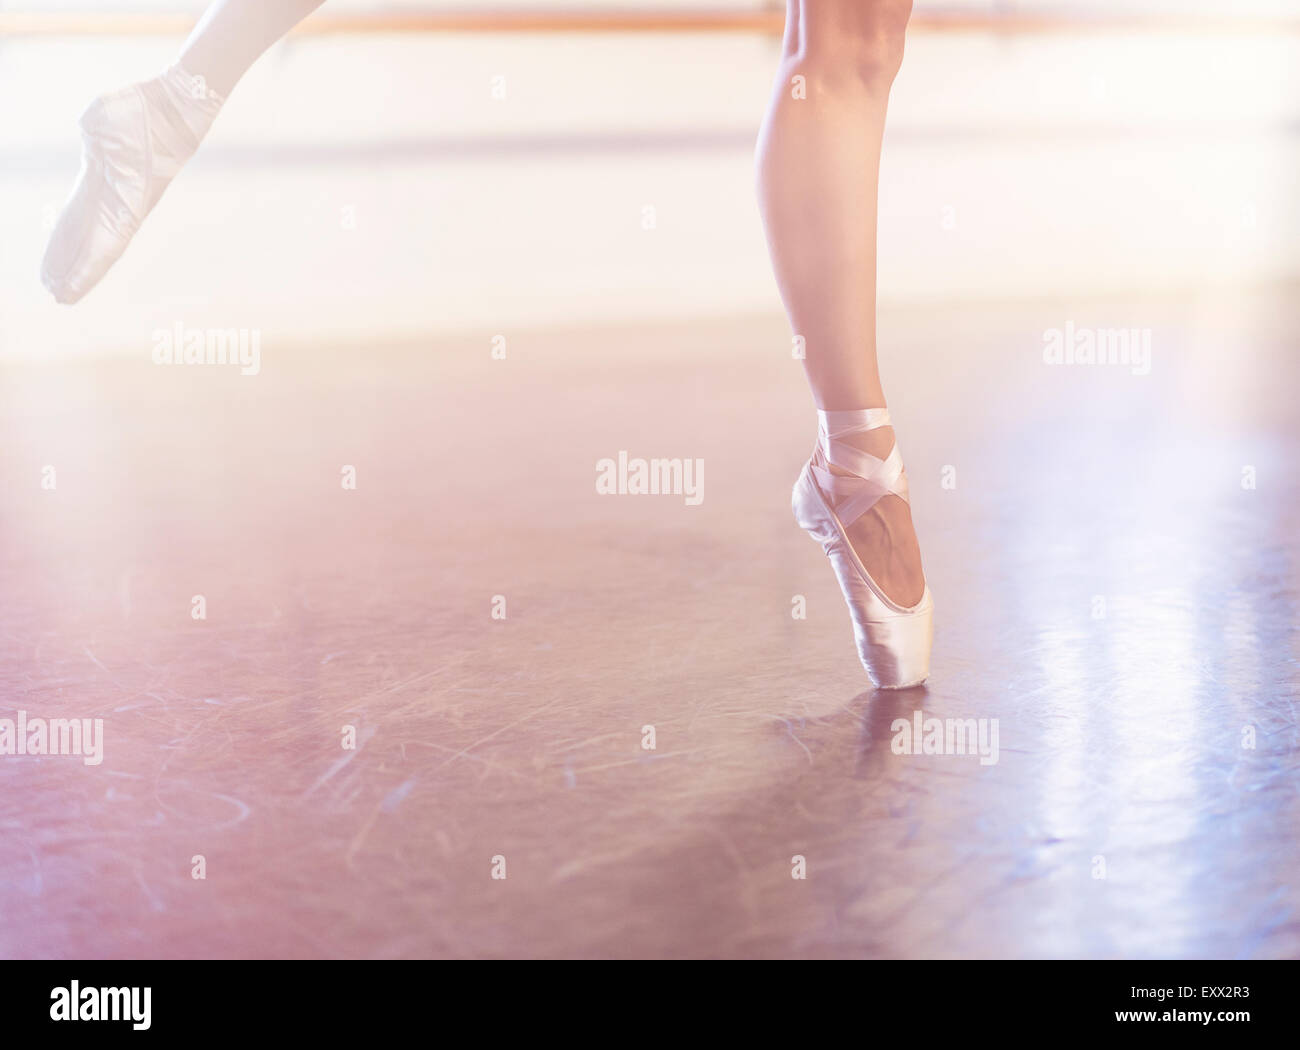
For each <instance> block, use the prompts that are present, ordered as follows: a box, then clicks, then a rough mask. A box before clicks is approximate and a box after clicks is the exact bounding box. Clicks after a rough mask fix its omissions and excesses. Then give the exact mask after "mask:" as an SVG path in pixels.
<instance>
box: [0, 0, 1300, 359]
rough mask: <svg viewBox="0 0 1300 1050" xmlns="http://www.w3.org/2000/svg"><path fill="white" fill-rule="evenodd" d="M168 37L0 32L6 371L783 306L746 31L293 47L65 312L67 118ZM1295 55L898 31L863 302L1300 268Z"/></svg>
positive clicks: (1103, 39)
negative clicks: (498, 84) (758, 167)
mask: <svg viewBox="0 0 1300 1050" xmlns="http://www.w3.org/2000/svg"><path fill="white" fill-rule="evenodd" d="M11 6H12V5H11ZM22 6H31V5H22ZM167 6H172V5H167ZM353 6H356V5H353ZM677 6H682V5H677ZM685 6H690V5H685ZM920 6H921V5H918V7H920ZM980 6H983V5H980ZM1027 6H1028V5H1027ZM1032 6H1035V7H1039V6H1043V5H1041V4H1039V5H1032ZM175 46H176V41H172V40H167V39H134V40H132V39H118V38H100V39H86V38H81V39H53V38H48V39H31V40H17V41H12V40H11V41H6V42H3V43H0V100H2V101H0V194H2V195H3V201H4V206H3V208H0V354H3V355H6V356H26V355H36V356H40V357H48V356H52V355H59V354H80V353H88V352H113V351H129V352H137V351H139V350H140V348H141V347H142V346H143V347H146V348H147V346H148V345H149V336H150V333H151V332H152V331H153V329H155V328H158V327H162V326H170V325H171V324H172V323H173V322H174V321H176V320H181V321H184V322H185V323H186V324H190V325H195V326H204V327H206V326H222V327H256V328H261V329H262V330H263V331H264V333H266V334H267V336H268V337H271V336H278V337H282V338H292V339H295V340H297V339H302V340H308V341H310V340H320V339H335V338H341V337H353V336H365V337H367V338H382V337H384V336H385V335H388V334H398V333H436V332H446V331H482V332H483V333H485V336H486V335H487V334H491V333H494V332H498V331H501V332H508V331H509V330H511V329H512V328H518V327H520V326H524V325H539V324H550V323H569V322H574V321H579V322H582V321H601V320H612V319H626V318H643V317H644V318H651V317H655V318H662V317H689V316H697V315H701V314H733V313H741V312H752V311H763V310H774V309H777V308H778V304H777V300H776V296H775V290H774V288H773V286H772V282H771V278H770V275H769V272H768V268H767V262H766V258H765V255H764V249H763V243H762V238H761V234H760V231H759V228H758V225H757V215H756V210H755V205H754V201H753V193H752V188H751V187H752V174H751V156H750V155H751V151H752V144H753V137H754V132H755V129H756V126H757V123H758V120H759V117H760V114H761V110H762V107H763V104H764V101H765V97H766V95H767V92H768V88H769V84H770V77H771V69H772V65H773V62H774V59H775V55H776V43H775V41H772V40H768V39H759V38H755V37H749V36H744V35H738V36H729V35H720V36H677V35H669V36H646V35H637V36H628V37H619V36H608V35H592V36H550V35H546V36H479V37H471V36H457V37H451V36H422V35H412V36H407V37H382V36H364V37H350V38H341V37H329V38H312V37H306V38H298V39H295V40H292V41H290V42H288V43H287V44H285V45H281V46H280V47H278V48H277V49H276V50H275V51H273V52H272V54H270V55H268V56H267V58H266V59H265V60H264V61H263V62H262V63H261V64H259V65H258V66H257V67H256V68H255V69H254V71H253V72H252V73H251V74H250V75H249V76H248V77H247V78H246V80H245V81H244V83H243V84H242V85H241V86H240V88H239V90H238V91H237V92H236V93H235V96H234V97H233V99H232V100H231V102H230V104H229V105H228V107H227V109H226V112H224V113H223V115H222V117H221V119H220V121H219V123H218V126H217V127H216V129H215V130H214V133H213V134H212V136H211V137H210V139H209V141H208V143H207V145H206V147H205V150H204V152H203V153H202V154H201V155H200V157H199V158H198V159H197V160H196V162H195V163H194V164H193V165H192V167H191V168H190V169H189V170H187V171H186V172H185V174H184V175H183V176H182V178H181V179H180V180H178V182H177V183H176V185H175V186H174V187H173V188H172V190H171V191H170V192H169V194H168V196H167V197H166V198H165V199H164V201H163V203H162V204H161V205H160V207H159V209H158V210H157V212H156V213H155V215H154V216H153V217H152V219H151V220H150V222H149V224H148V225H147V226H146V228H145V229H144V231H143V232H142V234H141V236H140V237H139V238H137V241H136V243H135V244H133V246H132V248H131V250H130V252H129V253H128V255H127V257H126V258H125V259H124V260H123V262H122V263H121V264H120V266H119V267H118V268H117V269H116V270H115V271H114V272H113V273H112V274H111V275H110V276H109V278H108V279H107V280H106V281H105V282H104V284H103V285H102V286H101V287H100V288H99V289H98V290H96V292H95V293H93V294H92V295H91V296H90V297H89V298H88V299H87V300H86V301H85V302H84V303H83V304H81V305H80V306H78V307H76V308H74V309H69V308H66V307H57V306H55V305H54V304H53V303H52V302H49V301H47V298H46V296H45V294H44V292H43V291H42V290H41V289H40V287H39V284H38V283H37V281H36V271H37V266H38V263H39V259H40V254H41V250H42V246H43V242H44V238H45V236H46V226H47V224H48V222H49V220H50V218H51V216H52V215H53V213H54V212H55V211H56V210H57V207H58V205H59V203H60V202H61V200H62V198H63V196H64V194H66V192H67V191H68V189H69V188H70V184H71V181H72V178H73V176H74V174H75V170H76V164H77V141H76V133H75V128H74V121H75V118H76V116H77V113H78V112H79V110H80V109H81V107H82V106H83V105H84V104H85V103H86V102H87V101H88V100H89V99H90V98H91V97H93V95H95V94H96V93H97V92H100V91H103V90H105V89H107V88H110V87H114V86H117V85H119V84H122V83H125V82H128V81H130V80H132V79H137V78H140V77H142V76H144V75H147V74H149V73H150V72H152V71H153V70H154V69H156V68H158V67H160V66H161V65H163V64H164V63H165V62H166V61H168V60H169V58H170V56H171V55H172V53H173V52H174V49H175ZM1297 67H1300V35H1296V34H1290V35H1281V36H1274V37H1267V36H1254V35H1237V34H1227V35H1225V34H1202V35H1184V36H1168V35H1152V34H1140V35H1136V36H1132V37H1130V38H1119V37H1114V36H1106V35H1100V34H1089V35H1077V36H1073V37H1071V36H1063V35H1026V36H1016V37H1010V38H995V37H992V36H989V35H980V34H950V33H949V34H932V33H930V34H927V33H915V34H914V35H913V36H912V38H911V40H910V42H909V48H908V56H907V61H906V63H905V66H904V70H903V73H902V75H901V76H900V78H899V81H898V83H897V84H896V86H895V91H894V97H893V108H892V111H891V118H890V126H889V130H888V133H887V145H886V158H885V165H884V171H883V177H882V215H881V276H880V281H881V294H882V299H883V301H885V302H891V301H903V300H909V301H915V300H921V301H925V300H939V301H951V300H953V299H954V298H967V297H969V298H1000V297H1015V298H1021V297H1025V296H1033V295H1062V294H1065V295H1085V294H1108V293H1112V292H1123V293H1127V292H1130V291H1134V290H1138V291H1141V290H1151V289H1161V288H1171V287H1193V288H1195V287H1201V286H1205V285H1209V284H1219V283H1223V282H1231V283H1252V282H1259V281H1274V280H1287V279H1294V278H1296V277H1297V275H1300V263H1298V261H1300V250H1298V249H1297V248H1296V245H1297V243H1298V242H1300V238H1298V236H1297V235H1298V234H1300V214H1298V211H1297V207H1296V195H1295V192H1294V189H1293V183H1294V172H1295V171H1296V170H1297V163H1296V162H1297V159H1298V157H1297V153H1298V151H1297V141H1298V140H1297V137H1296V130H1297V104H1296V103H1297V91H1296V84H1295V78H1294V74H1293V73H1292V72H1291V70H1294V69H1296V68H1297ZM497 75H503V76H505V78H506V88H507V99H506V100H505V101H504V102H500V101H493V100H492V98H491V97H490V85H491V82H492V78H493V77H494V76H497ZM810 162H814V161H813V160H812V159H810ZM646 205H652V206H653V207H654V209H655V215H656V228H655V229H654V230H650V231H647V230H643V229H642V217H643V209H644V207H645V206H646ZM345 208H351V209H353V211H352V214H354V215H355V219H356V222H355V229H347V228H345V224H344V223H343V222H342V221H341V217H342V216H343V214H344V209H345Z"/></svg>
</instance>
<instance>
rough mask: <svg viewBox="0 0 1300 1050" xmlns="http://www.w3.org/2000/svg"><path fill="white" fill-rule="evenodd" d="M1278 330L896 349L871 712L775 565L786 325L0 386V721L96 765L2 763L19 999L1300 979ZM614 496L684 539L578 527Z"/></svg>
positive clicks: (29, 376)
mask: <svg viewBox="0 0 1300 1050" xmlns="http://www.w3.org/2000/svg"><path fill="white" fill-rule="evenodd" d="M1288 299H1289V300H1290V301H1294V292H1293V290H1288V289H1282V290H1277V291H1276V292H1274V293H1271V294H1255V295H1252V296H1249V297H1237V298H1233V299H1223V298H1222V297H1217V298H1211V297H1205V296H1201V297H1198V298H1194V299H1188V300H1184V301H1169V302H1149V301H1142V300H1134V301H1132V302H1127V303H1124V302H1120V303H1115V302H1108V303H1086V304H1078V303H1074V304H1063V303H1056V304H1043V303H1035V304H1028V305H1014V306H1003V307H1000V308H992V307H964V306H954V307H952V308H951V309H950V310H946V311H942V312H939V311H934V310H928V311H916V312H911V311H906V310H899V311H895V312H892V313H890V314H888V315H887V316H886V317H885V318H883V320H882V326H881V335H882V345H883V346H884V348H885V356H886V372H887V374H886V381H887V386H888V388H889V389H890V391H891V399H892V407H893V408H894V413H895V419H896V421H897V424H898V428H899V437H900V444H901V447H902V450H903V453H904V456H905V458H906V461H907V463H908V469H909V475H910V477H911V484H912V493H913V496H912V498H913V504H914V506H915V508H916V515H917V520H918V525H919V529H920V533H921V540H922V546H923V550H924V551H925V553H926V559H927V562H926V564H927V570H928V574H929V577H930V580H931V583H932V586H933V589H934V592H935V596H936V601H937V608H938V620H937V631H936V641H935V664H934V669H933V678H932V680H931V682H930V684H929V686H928V687H926V688H924V689H918V690H911V691H908V692H904V693H897V694H873V692H872V691H871V690H870V689H869V688H868V683H867V682H866V681H865V679H864V677H863V675H862V673H861V671H860V670H859V668H858V666H857V664H856V659H855V656H854V651H853V646H852V640H851V633H850V628H849V622H848V618H847V616H846V614H845V612H844V610H843V608H842V604H841V600H840V597H839V594H838V591H837V589H836V587H835V583H834V580H833V578H832V575H831V572H830V569H829V567H828V566H827V565H826V564H824V562H823V560H822V557H821V554H820V551H819V550H818V548H817V547H816V545H815V544H813V543H812V542H810V541H809V540H808V539H807V538H806V537H804V536H803V535H802V534H801V533H800V532H799V531H798V530H797V529H796V527H795V526H794V524H793V522H792V520H791V519H790V516H789V512H788V506H787V497H788V490H789V486H790V484H791V483H792V482H793V480H794V477H795V475H796V472H797V470H798V468H799V466H800V463H801V458H802V457H803V456H804V455H806V454H807V452H808V450H809V449H810V447H811V443H812V440H813V430H814V419H813V416H812V413H811V409H810V404H809V402H808V400H807V396H806V393H805V392H804V391H803V388H802V385H801V380H800V377H799V374H798V367H797V364H796V363H795V362H793V361H792V360H791V359H790V352H789V340H788V335H787V333H786V331H785V329H784V327H783V324H782V323H781V322H780V321H779V320H777V319H762V320H750V321H730V322H723V321H711V322H707V323H705V322H701V323H700V324H698V325H693V326H689V327H678V328H658V329H655V328H647V327H645V326H636V325H628V326H627V327H626V328H623V329H619V330H608V331H592V332H580V333H572V332H570V333H549V334H530V333H516V334H514V335H510V336H509V337H508V339H507V344H506V356H505V358H504V359H503V360H497V359H493V356H492V352H491V350H492V348H491V344H490V342H489V340H488V338H487V337H484V338H482V339H466V340H459V341H457V340H449V341H436V340H430V341H429V342H428V343H427V344H424V345H407V346H365V345H357V346H349V347H325V348H321V347H313V348H303V347H298V348H292V347H281V346H263V347H262V348H261V355H262V356H261V369H260V372H259V374H258V375H256V376H241V375H240V374H239V373H238V369H235V368H231V367H229V366H227V367H222V366H215V365H214V366H197V365H195V366H171V367H160V366H156V365H154V364H152V363H151V362H150V360H149V352H150V349H151V347H152V344H151V343H149V342H147V341H146V342H145V343H144V344H143V345H142V346H141V347H140V348H139V350H138V351H137V352H135V353H134V354H133V356H131V357H129V358H123V359H119V360H115V361H111V362H103V363H95V364H86V363H83V364H73V365H66V366H59V367H58V368H57V369H55V368H51V369H41V368H39V367H17V366H14V367H10V368H8V369H6V371H5V373H4V375H3V380H2V381H0V391H2V393H0V398H3V402H2V412H3V415H2V417H0V483H3V491H4V513H3V518H2V519H0V559H3V560H2V562H0V584H2V586H3V594H4V598H5V600H4V602H3V605H2V606H0V637H3V664H2V665H0V686H2V694H0V696H2V698H0V705H2V706H3V708H4V710H0V718H11V719H14V720H16V719H17V718H18V712H20V711H22V712H25V713H26V717H27V718H28V719H29V720H30V719H36V718H91V719H95V718H99V719H102V720H103V733H104V739H103V761H102V763H101V764H99V765H87V764H86V763H85V762H84V761H83V760H82V759H80V758H77V757H69V756H59V757H53V756H45V757H34V756H31V755H6V756H3V757H0V828H2V829H3V834H0V893H2V894H3V898H4V901H5V906H4V921H3V923H0V954H2V955H5V956H14V955H35V956H86V955H89V956H138V955H144V956H156V955H163V956H191V955H193V956H231V955H234V956H250V955H251V956H362V957H370V956H427V955H469V956H498V955H511V956H513V955H523V956H542V955H563V956H643V955H653V956H660V955H665V956H699V955H705V956H733V955H734V956H868V955H870V956H1008V955H1030V956H1062V955H1068V956H1073V955H1085V956H1166V955H1173V956H1202V955H1213V956H1228V957H1232V956H1288V955H1290V956H1294V955H1296V954H1297V953H1300V919H1298V918H1297V910H1298V909H1300V888H1297V886H1296V884H1295V881H1294V880H1295V874H1296V872H1297V870H1300V846H1297V844H1296V838H1295V835H1294V829H1295V827H1296V825H1297V819H1298V818H1300V796H1298V795H1297V792H1296V774H1297V772H1300V761H1298V760H1297V745H1298V743H1300V726H1297V722H1296V694H1297V690H1296V673H1295V668H1296V641H1295V630H1294V624H1295V621H1296V571H1295V543H1294V538H1295V536H1296V535H1297V532H1298V531H1300V521H1298V520H1297V519H1298V518H1300V500H1298V499H1297V495H1298V494H1297V489H1296V480H1295V475H1294V472H1293V471H1292V470H1291V462H1290V455H1289V454H1290V453H1293V451H1294V448H1295V441H1296V436H1297V433H1296V430H1297V425H1296V421H1295V419H1294V415H1293V413H1292V411H1291V408H1290V406H1289V405H1288V404H1286V402H1285V398H1286V396H1287V392H1288V391H1294V390H1295V389H1296V388H1297V384H1296V378H1297V377H1296V371H1297V366H1296V364H1295V362H1294V361H1293V360H1291V359H1289V357H1288V350H1289V349H1290V346H1289V337H1290V333H1289V330H1288V327H1289V326H1288V321H1289V317H1288V311H1287V307H1286V303H1287V302H1288ZM1067 324H1069V325H1071V326H1073V328H1074V329H1076V330H1078V329H1081V328H1085V327H1088V326H1093V327H1100V328H1112V327H1120V326H1123V327H1126V328H1129V327H1131V328H1138V329H1150V338H1151V348H1152V356H1151V368H1150V372H1149V374H1146V375H1141V374H1134V373H1135V369H1134V368H1133V367H1131V366H1127V367H1126V366H1123V365H1092V366H1088V365H1058V366H1051V365H1047V364H1045V363H1044V362H1043V346H1044V341H1045V340H1044V332H1045V331H1047V330H1051V329H1054V328H1059V329H1061V330H1062V331H1064V330H1065V328H1066V326H1067ZM1049 339H1050V336H1049ZM1139 341H1140V337H1139ZM1138 371H1141V369H1138ZM620 451H626V452H627V454H628V455H629V456H630V457H644V458H647V459H649V458H657V457H682V458H690V459H696V458H698V459H702V460H703V461H704V465H705V469H704V473H703V495H704V499H703V501H702V502H701V503H700V504H699V505H698V506H690V505H688V504H687V501H686V499H685V498H684V497H683V496H682V495H676V496H674V495H663V496H648V495H644V496H642V495H625V496H608V495H599V494H597V492H596V487H595V478H596V463H597V461H598V460H600V459H602V458H605V457H611V458H617V457H618V455H619V453H620ZM349 467H351V468H353V469H354V471H355V488H354V489H353V488H348V487H345V484H344V481H345V479H346V478H347V477H348V471H347V468H349ZM51 468H52V469H51ZM51 483H52V484H53V487H50V485H51ZM199 596H201V599H202V601H201V602H199V601H198V600H197V599H198V598H199ZM798 596H802V598H803V602H802V603H800V602H799V601H798ZM800 604H803V605H804V606H806V618H803V619H798V618H795V616H794V615H792V613H793V612H794V611H795V610H796V609H797V607H798V606H799V605H800ZM494 610H495V611H496V612H497V616H496V617H494V615H493V614H494ZM200 611H201V612H202V613H204V615H205V618H202V619H197V618H195V617H196V614H197V613H198V612H200ZM502 611H503V612H504V618H500V614H501V612H502ZM917 712H921V717H922V718H935V719H945V720H946V719H960V720H966V719H972V720H976V723H975V724H976V726H977V727H980V728H983V729H985V730H986V733H987V732H989V731H991V728H992V726H993V725H994V723H993V721H992V720H995V719H996V720H997V721H996V726H997V734H998V735H997V744H998V749H997V752H996V756H994V754H993V753H991V752H989V753H988V754H987V757H988V758H989V759H992V758H993V757H996V761H986V762H982V761H981V758H980V756H979V755H973V754H966V755H961V754H927V753H917V754H905V753H899V751H900V750H901V745H900V741H901V740H902V733H901V730H900V729H899V728H898V726H897V725H896V723H895V720H897V719H902V720H905V721H906V722H908V724H913V723H914V719H915V718H916V713H917ZM981 720H986V721H982V722H981ZM345 727H353V728H354V730H355V741H356V746H355V748H353V749H345V748H344V746H343V741H344V736H345V732H346V730H345ZM646 727H653V744H654V747H653V749H647V747H646V746H645V744H646V743H648V742H649V737H650V735H651V734H650V732H649V730H647V729H646ZM923 728H924V724H923ZM985 742H986V743H990V742H991V737H989V736H987V735H986V737H985ZM918 750H921V751H922V752H924V748H923V747H921V748H918ZM199 857H202V858H203V859H202V862H201V863H202V867H203V869H204V871H203V873H204V874H205V875H206V877H205V878H203V879H196V878H194V877H193V874H194V872H195V870H196V867H198V866H199V865H200V861H199V860H198V859H197V858H199ZM796 857H800V858H803V866H804V867H805V869H806V878H802V879H799V878H793V877H792V873H793V874H798V873H799V871H798V868H799V867H800V865H799V863H798V862H797V861H796V860H795V859H794V858H796ZM502 859H503V860H502ZM502 868H504V874H505V876H506V877H505V878H504V879H502V878H494V877H493V875H494V873H495V874H497V875H500V874H501V873H502Z"/></svg>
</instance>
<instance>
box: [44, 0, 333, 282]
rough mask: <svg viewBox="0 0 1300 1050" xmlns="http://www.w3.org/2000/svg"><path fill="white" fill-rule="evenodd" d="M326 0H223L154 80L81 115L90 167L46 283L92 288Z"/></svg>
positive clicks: (58, 228)
mask: <svg viewBox="0 0 1300 1050" xmlns="http://www.w3.org/2000/svg"><path fill="white" fill-rule="evenodd" d="M323 2H324V0H217V2H216V3H214V4H213V5H212V6H211V7H209V8H208V10H207V11H206V12H205V13H204V15H203V17H202V19H200V21H199V24H198V25H197V26H196V27H195V29H194V32H193V33H192V34H190V37H189V39H188V40H187V41H186V42H185V45H184V47H183V48H182V49H181V54H180V57H179V60H178V61H177V62H176V63H174V64H173V65H171V66H169V67H168V68H167V69H165V70H163V72H162V73H161V74H159V75H158V76H156V77H154V78H153V79H152V80H146V81H144V82H142V83H139V84H133V85H131V86H130V87H128V88H124V89H123V90H121V91H117V92H114V93H113V94H110V95H104V96H101V97H100V98H97V99H96V100H95V101H94V102H92V103H91V104H90V105H89V106H88V107H87V109H86V111H85V112H84V113H83V114H82V115H81V120H80V126H81V132H82V170H81V176H80V178H79V179H78V180H77V185H76V187H75V188H74V190H73V192H72V196H71V197H70V198H69V200H68V203H67V204H66V205H65V206H64V209H63V212H62V214H61V215H60V216H59V218H58V221H57V222H56V223H55V226H54V231H53V233H51V235H50V240H49V244H48V245H47V247H46V249H45V258H44V260H43V261H42V263H41V282H42V283H43V284H44V285H45V287H46V288H47V289H48V290H49V291H50V293H51V294H52V295H53V296H54V298H55V299H57V300H58V301H59V302H61V303H75V302H77V301H78V300H79V299H81V298H82V297H83V296H84V295H85V294H86V293H87V292H89V291H90V290H91V289H92V288H93V287H95V285H96V284H98V283H99V281H100V280H101V279H102V278H103V276H104V275H105V274H106V273H107V272H108V270H109V268H110V267H112V265H113V264H114V263H115V262H116V261H117V260H118V258H119V257H120V256H121V255H122V253H123V252H124V251H125V250H126V246H127V245H128V244H129V243H130V241H131V238H132V237H133V236H135V233H136V231H137V230H138V229H139V228H140V224H141V223H143V222H144V219H145V216H147V215H148V214H149V212H150V211H151V210H152V209H153V207H154V205H155V204H157V203H158V200H159V198H161V197H162V194H163V191H164V190H165V189H166V188H167V186H168V184H169V183H170V182H171V180H172V179H173V178H175V176H176V174H177V172H179V171H180V169H181V167H182V166H183V165H184V164H185V162H186V161H187V160H189V158H190V157H191V156H193V154H194V151H195V150H197V149H198V146H199V143H200V142H201V141H202V140H203V136H204V135H206V134H207V132H208V129H209V128H210V127H211V126H212V122H213V120H214V119H215V118H216V115H217V113H218V111H219V110H220V109H221V105H222V103H223V102H224V101H225V99H226V96H227V95H229V93H230V92H231V90H233V88H234V86H235V84H236V83H238V81H239V78H240V77H242V76H243V75H244V73H245V72H246V71H247V70H248V68H249V67H250V66H251V65H252V64H253V63H254V62H255V61H256V60H257V58H258V57H259V56H260V55H261V54H262V53H263V52H264V51H265V50H266V49H267V48H268V47H270V46H271V45H272V44H273V43H275V42H276V41H277V40H279V39H280V38H281V37H282V36H284V35H285V33H287V32H288V31H289V30H290V29H292V28H293V27H294V26H295V25H296V24H297V23H298V22H300V21H301V20H302V19H303V18H305V17H306V16H307V15H309V14H311V12H312V11H314V10H315V9H316V8H318V7H319V6H320V5H321V4H322V3H323Z"/></svg>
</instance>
